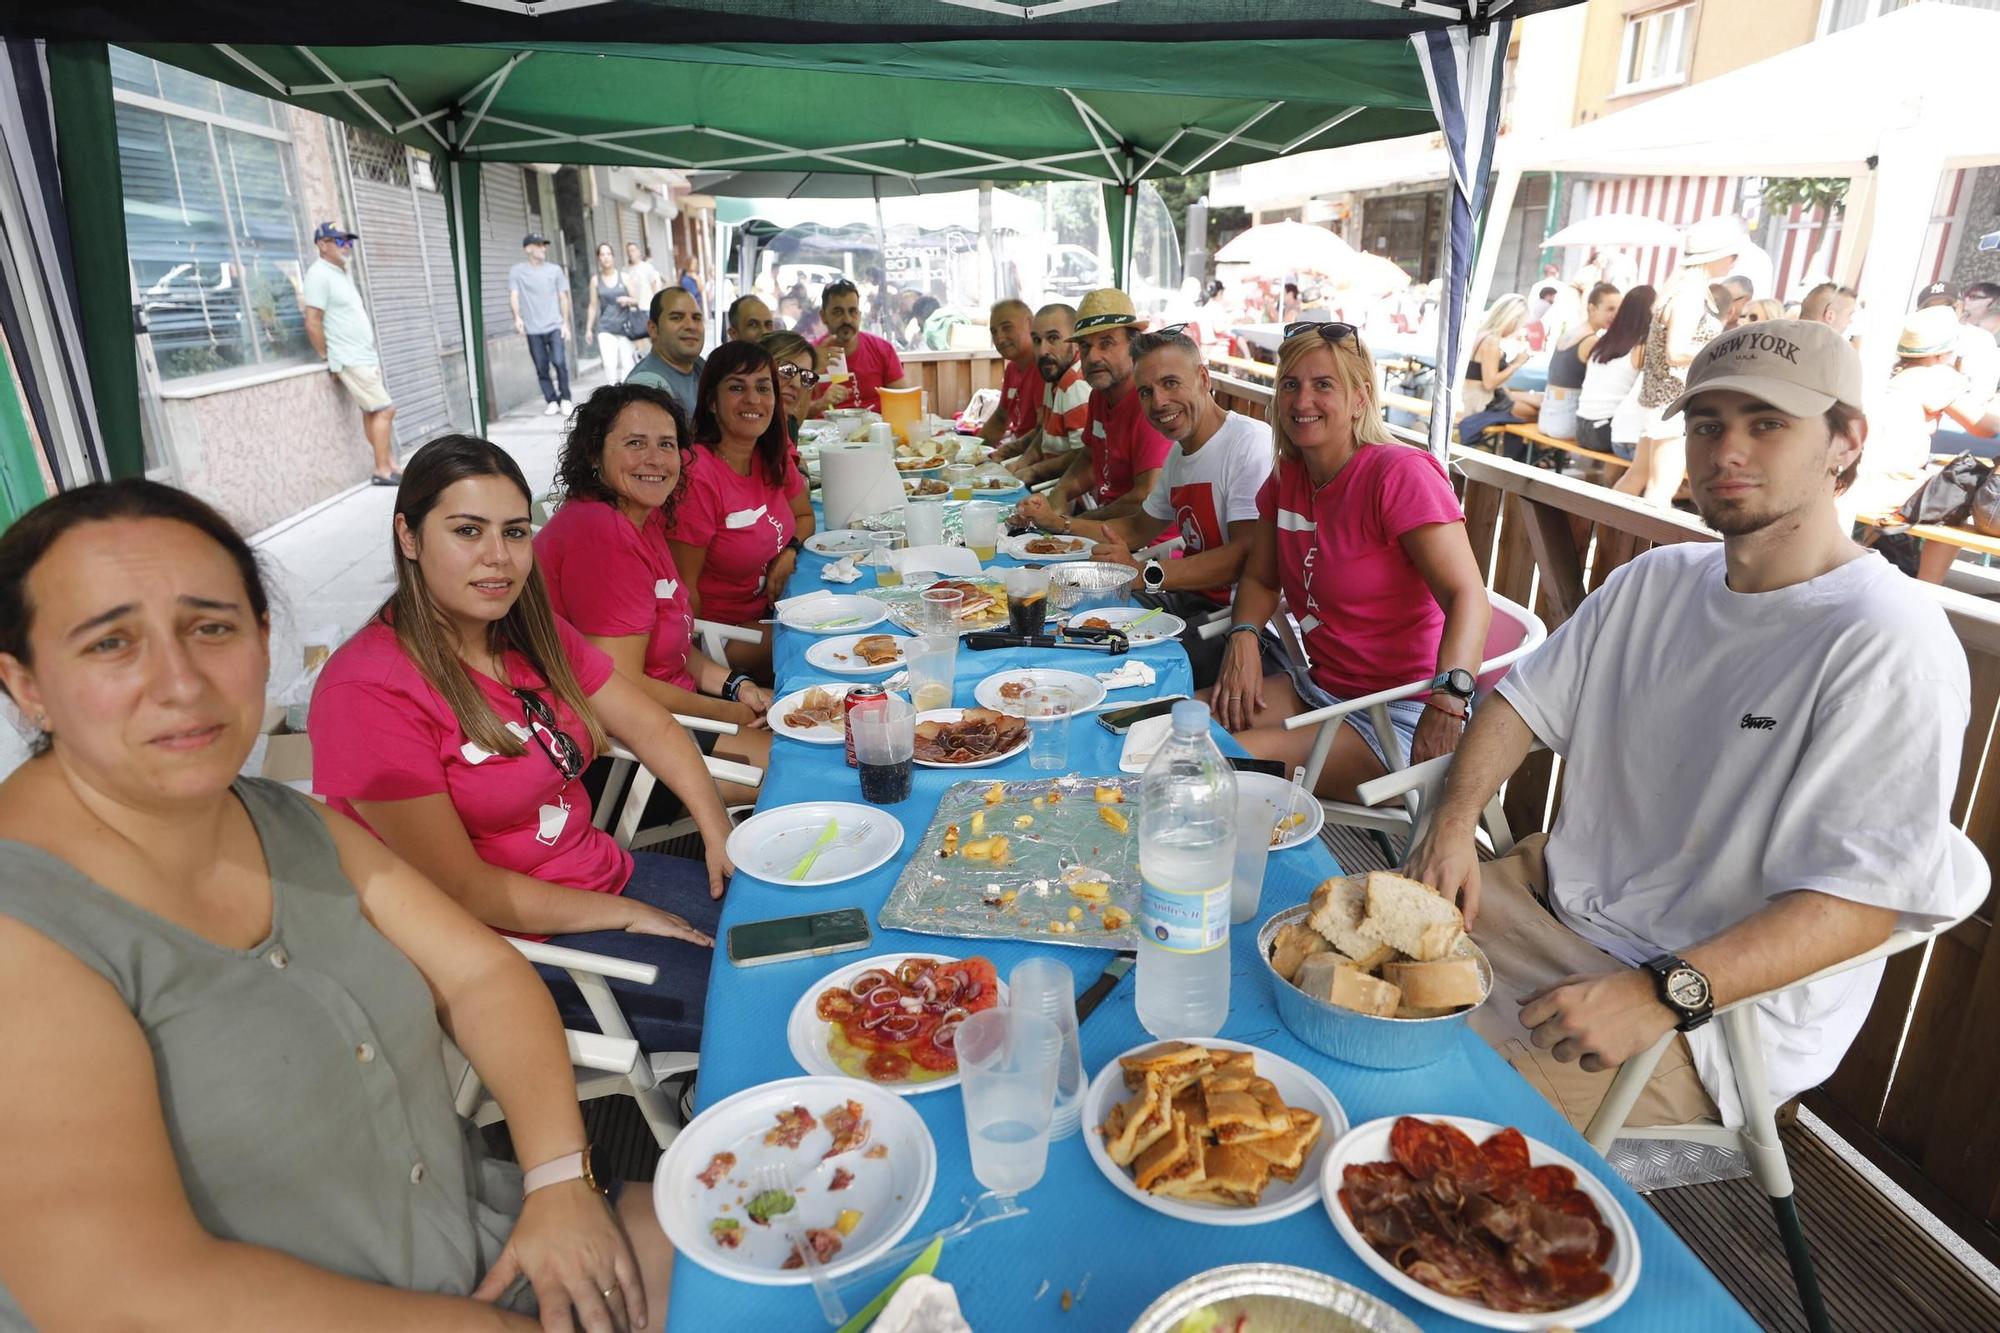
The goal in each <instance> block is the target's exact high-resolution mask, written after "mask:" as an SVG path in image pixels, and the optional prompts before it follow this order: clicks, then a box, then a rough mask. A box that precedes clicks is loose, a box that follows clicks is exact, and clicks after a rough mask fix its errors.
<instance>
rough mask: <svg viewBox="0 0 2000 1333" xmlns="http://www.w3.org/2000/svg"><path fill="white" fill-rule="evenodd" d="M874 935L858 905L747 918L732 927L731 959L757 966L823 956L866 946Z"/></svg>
mask: <svg viewBox="0 0 2000 1333" xmlns="http://www.w3.org/2000/svg"><path fill="white" fill-rule="evenodd" d="M874 937H875V936H874V933H873V932H872V931H870V930H869V928H868V914H867V913H866V912H863V911H862V910H861V909H860V908H858V907H842V908H838V909H836V910H834V911H831V912H812V913H809V914H807V915H805V916H781V917H774V918H772V919H771V920H769V921H745V922H744V923H743V924H742V925H740V926H731V927H730V928H729V961H730V962H732V963H734V964H736V966H738V967H756V966H758V965H760V964H763V963H782V962H787V961H789V960H791V959H794V958H819V957H823V956H824V955H826V954H830V953H846V952H848V951H849V950H851V949H864V948H866V947H868V942H869V941H870V940H872V939H873V938H874Z"/></svg>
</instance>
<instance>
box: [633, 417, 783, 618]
mask: <svg viewBox="0 0 2000 1333" xmlns="http://www.w3.org/2000/svg"><path fill="white" fill-rule="evenodd" d="M681 466H682V467H683V468H684V469H685V470H686V473H687V480H686V481H684V482H682V483H681V498H680V502H679V503H678V504H677V505H676V506H675V508H674V521H673V525H672V526H671V527H669V528H668V529H667V535H668V536H669V537H671V538H673V540H675V541H677V542H686V543H687V544H688V545H689V546H700V547H705V548H706V549H707V551H708V554H707V556H706V557H704V558H703V560H702V563H701V575H700V577H699V578H697V579H696V581H695V588H696V590H697V591H699V592H700V593H701V618H702V619H703V620H715V621H720V622H721V623H722V624H725V625H748V624H750V623H752V622H753V621H756V620H759V619H761V618H762V617H764V616H766V615H769V614H770V612H771V599H770V598H769V597H768V596H767V595H765V592H764V578H765V575H766V574H768V573H769V572H770V568H771V562H772V561H773V560H775V559H777V558H778V552H780V551H782V550H784V549H785V543H786V542H789V541H790V540H791V539H792V534H793V533H794V532H795V531H797V529H798V524H797V522H796V521H795V520H794V519H793V517H792V497H793V496H795V495H797V494H798V493H799V492H800V491H802V490H804V489H805V484H806V479H805V478H804V477H802V476H800V475H799V470H798V468H796V467H794V466H793V465H792V462H791V460H790V459H786V460H785V480H784V484H783V485H780V486H773V485H772V484H771V483H770V482H768V481H766V480H765V479H764V467H763V465H762V464H761V463H758V462H755V461H754V460H753V461H752V463H751V465H750V475H749V476H747V477H744V476H739V475H738V474H737V472H736V469H735V468H733V467H731V466H729V464H728V463H726V462H724V461H723V459H722V456H721V455H720V454H718V453H716V452H715V450H714V449H713V448H711V447H710V446H708V445H705V444H697V445H696V446H694V447H693V448H692V449H689V450H688V451H687V453H686V455H685V457H684V460H683V462H682V464H681Z"/></svg>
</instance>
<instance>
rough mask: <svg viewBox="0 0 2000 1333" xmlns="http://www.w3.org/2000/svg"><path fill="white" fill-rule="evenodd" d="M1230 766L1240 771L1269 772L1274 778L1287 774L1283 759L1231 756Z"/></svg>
mask: <svg viewBox="0 0 2000 1333" xmlns="http://www.w3.org/2000/svg"><path fill="white" fill-rule="evenodd" d="M1229 766H1230V767H1231V768H1233V769H1235V770H1236V771H1237V772H1238V773H1268V774H1270V775H1271V776H1272V777H1274V778H1282V777H1285V776H1287V774H1286V772H1285V764H1284V761H1283V760H1281V759H1251V758H1249V757H1247V756H1245V755H1240V754H1232V755H1230V756H1229Z"/></svg>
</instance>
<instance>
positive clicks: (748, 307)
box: [727, 296, 778, 343]
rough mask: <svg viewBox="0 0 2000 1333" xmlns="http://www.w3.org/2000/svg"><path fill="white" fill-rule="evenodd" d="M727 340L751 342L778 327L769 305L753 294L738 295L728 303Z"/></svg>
mask: <svg viewBox="0 0 2000 1333" xmlns="http://www.w3.org/2000/svg"><path fill="white" fill-rule="evenodd" d="M727 323H728V327H729V341H730V342H737V343H753V342H756V341H757V340H758V339H759V338H761V337H763V336H764V335H765V334H767V333H769V332H770V331H771V330H772V329H775V328H777V327H778V324H777V321H776V320H775V319H773V318H772V317H771V307H769V306H767V305H765V304H764V303H763V302H762V301H760V300H759V299H757V298H756V297H754V296H739V297H737V298H736V299H735V300H734V301H731V302H730V303H729V314H728V317H727Z"/></svg>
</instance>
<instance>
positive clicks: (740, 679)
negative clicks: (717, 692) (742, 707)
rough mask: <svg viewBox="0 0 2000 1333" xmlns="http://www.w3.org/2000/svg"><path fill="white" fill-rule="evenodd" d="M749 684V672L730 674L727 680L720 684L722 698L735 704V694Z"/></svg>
mask: <svg viewBox="0 0 2000 1333" xmlns="http://www.w3.org/2000/svg"><path fill="white" fill-rule="evenodd" d="M749 683H750V673H749V672H747V671H732V672H730V673H729V679H728V680H725V681H723V682H722V697H723V698H725V699H727V700H729V702H731V703H735V702H736V695H737V692H738V691H740V690H741V689H742V688H743V687H744V686H745V685H748V684H749Z"/></svg>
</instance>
